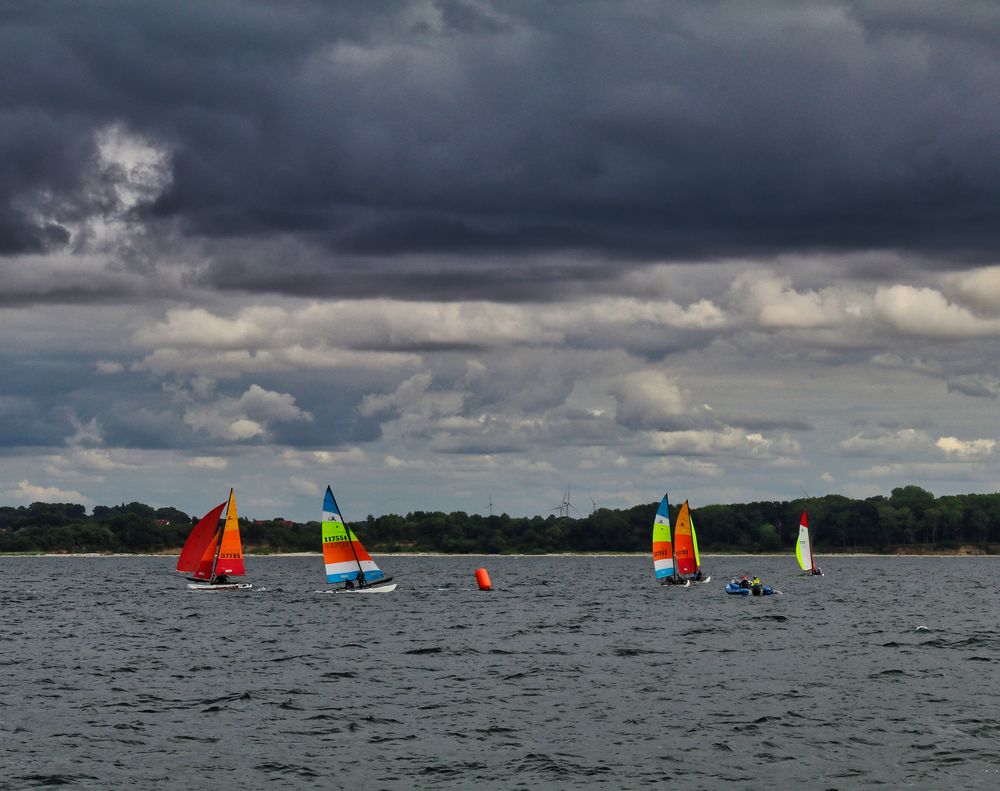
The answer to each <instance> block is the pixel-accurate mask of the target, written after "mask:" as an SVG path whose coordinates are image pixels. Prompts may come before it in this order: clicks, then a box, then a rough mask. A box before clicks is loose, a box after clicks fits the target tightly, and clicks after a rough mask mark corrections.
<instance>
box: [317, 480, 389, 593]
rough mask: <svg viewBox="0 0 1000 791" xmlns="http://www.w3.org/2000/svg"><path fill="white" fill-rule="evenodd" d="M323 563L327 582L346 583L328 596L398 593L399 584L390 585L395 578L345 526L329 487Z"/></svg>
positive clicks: (324, 512)
mask: <svg viewBox="0 0 1000 791" xmlns="http://www.w3.org/2000/svg"><path fill="white" fill-rule="evenodd" d="M323 563H324V565H325V567H326V581H327V583H329V584H336V583H338V582H339V583H342V584H343V585H342V587H340V588H330V589H327V590H325V591H323V592H324V593H391V592H392V591H394V590H396V583H395V582H392V583H390V580H391V579H392V577H386V576H385V574H384V573H383V572H382V569H380V568H379V567H378V564H377V563H375V561H374V560H372V557H371V555H369V554H368V550H366V549H365V548H364V546H362V544H361V542H360V541H359V540H358V537H357V536H356V535H354V531H353V530H351V529H350V528H349V527H347V525H346V524H345V523H344V519H343V517H341V515H340V506H338V505H337V501H336V500H335V499H334V498H333V489H331V488H330V487H329V486H327V487H326V496H325V497H324V498H323Z"/></svg>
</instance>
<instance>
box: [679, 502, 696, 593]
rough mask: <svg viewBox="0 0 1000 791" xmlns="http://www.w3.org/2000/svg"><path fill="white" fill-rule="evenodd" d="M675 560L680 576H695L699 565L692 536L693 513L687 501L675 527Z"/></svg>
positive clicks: (682, 507)
mask: <svg viewBox="0 0 1000 791" xmlns="http://www.w3.org/2000/svg"><path fill="white" fill-rule="evenodd" d="M674 560H675V561H676V563H677V573H678V574H681V575H683V574H694V572H695V569H696V568H697V567H698V563H697V561H696V560H695V549H694V538H693V537H692V534H691V512H690V510H689V509H688V503H687V500H685V501H684V504H683V505H682V506H681V510H680V511H678V513H677V522H676V523H675V525H674Z"/></svg>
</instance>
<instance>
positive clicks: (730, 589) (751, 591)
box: [726, 580, 781, 596]
mask: <svg viewBox="0 0 1000 791" xmlns="http://www.w3.org/2000/svg"><path fill="white" fill-rule="evenodd" d="M758 589H759V590H758ZM726 593H728V594H729V595H730V596H751V595H752V596H775V595H777V594H779V593H781V591H779V590H776V589H775V588H772V587H771V586H770V585H755V586H753V587H752V588H741V587H740V584H739V583H738V582H737V581H736V580H730V581H729V582H727V583H726Z"/></svg>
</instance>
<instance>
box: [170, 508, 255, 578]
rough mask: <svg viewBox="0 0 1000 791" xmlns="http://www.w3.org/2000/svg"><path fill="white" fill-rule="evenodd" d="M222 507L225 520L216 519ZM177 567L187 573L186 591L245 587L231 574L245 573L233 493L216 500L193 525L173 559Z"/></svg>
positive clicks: (218, 517) (220, 514)
mask: <svg viewBox="0 0 1000 791" xmlns="http://www.w3.org/2000/svg"><path fill="white" fill-rule="evenodd" d="M223 510H225V512H226V519H225V521H224V522H223V523H222V524H221V525H220V524H219V519H220V517H221V516H222V512H223ZM177 570H178V571H182V572H187V573H190V574H191V575H192V576H191V577H189V578H188V579H190V580H192V582H189V583H188V588H189V589H190V590H249V589H250V588H252V587H253V585H252V584H251V583H249V582H232V581H231V580H230V578H231V577H242V576H243V575H244V574H246V570H245V568H244V566H243V543H242V542H241V541H240V523H239V516H238V515H237V513H236V495H235V494H233V490H232V489H230V490H229V499H228V500H227V501H226V502H224V503H219V505H217V506H215V508H213V509H212V510H211V511H209V512H208V513H207V514H205V515H204V516H203V517H202V518H201V519H200V520H199V522H198V524H196V525H195V526H194V529H193V530H192V531H191V535H189V536H188V539H187V541H186V542H185V543H184V549H182V550H181V556H180V557H179V558H178V559H177Z"/></svg>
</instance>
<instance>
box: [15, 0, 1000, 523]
mask: <svg viewBox="0 0 1000 791" xmlns="http://www.w3.org/2000/svg"><path fill="white" fill-rule="evenodd" d="M998 29H1000V11H998V10H997V9H996V8H994V6H993V5H992V4H987V3H975V2H972V3H965V4H963V5H962V6H961V7H957V8H951V7H949V8H947V9H939V8H937V7H936V6H933V5H930V4H926V3H911V4H907V5H905V6H899V7H888V6H886V5H885V4H882V3H869V2H864V1H863V0H854V1H851V2H848V1H847V0H841V1H839V2H838V1H835V0H816V2H808V3H802V4H795V5H789V4H787V3H784V2H765V3H763V4H759V3H758V4H755V5H754V7H753V8H750V7H748V6H745V5H744V4H740V3H703V2H694V0H688V1H687V2H680V1H677V2H669V1H667V0H662V1H661V0H646V1H643V0H636V1H635V2H626V3H617V4H607V3H603V2H580V3H574V4H572V6H571V7H570V6H565V7H563V6H551V5H546V4H539V3H520V2H504V3H499V2H487V1H486V0H462V1H457V0H456V1H453V2H449V1H446V0H423V1H421V2H408V3H397V2H388V3H369V2H365V3H353V2H346V3H334V4H315V3H307V2H291V3H274V4H272V3H261V2H254V3H249V2H237V1H236V0H221V2H217V3H212V4H205V3H196V2H180V3H172V4H171V5H170V7H169V9H167V7H166V6H164V5H160V4H157V3H153V4H132V3H120V4H109V5H104V6H102V7H101V8H99V9H92V8H88V9H86V10H85V9H83V8H81V7H79V5H78V4H75V3H69V2H65V3H46V4H22V5H19V6H12V7H8V8H5V9H4V10H3V11H0V53H3V56H2V57H3V58H4V59H5V61H6V62H7V63H8V65H9V66H10V68H7V69H4V70H3V74H4V77H3V91H2V92H0V330H2V333H3V338H4V341H5V342H4V344H3V347H2V348H0V364H2V365H3V370H4V371H5V372H6V376H5V378H4V383H3V387H2V389H0V417H2V421H0V490H2V491H3V493H4V495H5V497H6V498H7V499H8V500H9V501H14V502H25V501H30V499H32V498H42V499H51V498H58V497H62V496H64V495H65V496H66V497H69V496H70V495H73V496H74V497H78V499H80V500H81V501H85V502H88V503H97V502H103V501H108V502H112V501H119V500H121V499H146V500H149V501H155V502H159V503H163V504H167V503H170V504H177V505H179V506H181V507H185V508H188V509H190V510H192V511H198V510H199V508H200V505H199V504H200V503H203V504H205V506H206V508H207V506H208V505H211V504H214V503H215V502H217V501H218V499H219V495H218V493H215V494H212V493H209V492H206V491H205V489H206V488H212V487H214V489H220V490H224V489H225V488H226V487H227V486H229V485H230V484H232V483H234V482H236V483H237V484H238V488H240V489H244V488H245V489H246V490H247V495H246V502H248V504H249V507H251V508H252V509H259V510H261V511H263V512H265V515H266V512H268V511H276V512H277V511H281V512H283V513H285V514H286V515H292V516H297V517H299V518H306V517H311V516H314V515H315V514H314V513H313V512H314V511H315V510H316V509H315V508H313V505H314V504H312V503H311V502H310V500H309V498H310V497H311V496H312V495H314V494H315V492H317V491H322V489H323V488H324V487H325V483H326V482H328V481H331V480H333V481H334V482H335V483H337V484H338V486H340V485H343V486H344V487H346V488H347V489H348V491H354V492H357V498H358V501H359V503H360V506H359V510H360V511H365V510H367V511H372V512H383V511H388V510H398V511H406V510H409V509H412V508H445V509H451V508H464V509H466V510H473V511H482V510H483V509H484V508H485V507H486V506H485V504H486V503H487V502H488V501H489V499H490V497H491V496H492V497H493V499H494V500H495V501H496V502H498V503H499V502H500V501H501V500H502V501H503V504H501V505H500V506H499V507H501V508H503V509H505V510H508V511H510V512H512V513H535V512H538V511H544V510H545V509H546V508H547V506H548V505H549V504H550V501H551V503H555V502H557V501H558V498H559V496H560V494H561V493H562V492H564V491H565V489H566V486H567V485H570V484H572V485H573V487H574V490H579V491H580V492H581V497H583V496H586V497H587V498H590V499H593V501H594V502H595V503H599V504H603V505H627V504H631V503H634V502H649V501H652V500H655V499H657V498H658V497H659V496H660V495H661V494H662V491H661V490H662V489H665V488H667V489H670V490H671V491H672V492H677V493H678V494H679V495H683V496H685V497H689V498H690V499H692V501H700V502H702V503H704V502H715V501H725V500H751V499H772V498H776V497H794V496H798V495H799V494H801V492H802V490H803V489H806V490H808V491H809V492H810V493H813V494H819V493H823V492H825V491H842V492H844V493H847V494H851V495H854V496H859V495H867V494H877V493H881V492H885V491H887V490H888V489H890V488H892V486H894V485H905V484H908V483H918V484H921V485H925V486H928V487H929V488H931V489H933V490H935V491H937V492H944V491H946V490H950V491H954V490H960V491H970V490H982V489H987V490H991V489H994V488H996V487H997V485H998V482H1000V467H998V463H997V459H996V454H995V447H996V442H997V437H996V430H995V428H994V424H995V419H994V414H993V413H994V411H995V405H996V401H997V397H998V395H1000V361H998V358H997V355H996V353H995V351H994V349H995V347H996V340H997V337H998V336H1000V265H998V263H997V262H998V260H1000V256H998V255H997V250H998V242H1000V237H998V229H1000V217H998V213H1000V208H998V207H1000V186H998V185H1000V179H998V178H997V176H998V173H997V172H996V171H997V168H998V167H1000V166H998V162H1000V160H998V158H997V157H996V156H993V153H994V150H995V147H996V146H995V138H996V133H995V130H996V128H997V127H998V122H1000V117H998V116H1000V101H998V99H1000V95H998V94H1000V62H998V60H997V58H996V54H995V46H994V44H993V42H994V40H995V37H996V36H995V34H996V33H997V32H998ZM15 65H16V68H15ZM214 489H213V491H214ZM584 491H586V492H588V493H589V494H587V495H583V494H582V492H584ZM341 499H343V497H342V496H341ZM348 502H349V500H348ZM343 504H344V505H345V506H346V505H347V503H343ZM584 504H586V501H584Z"/></svg>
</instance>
